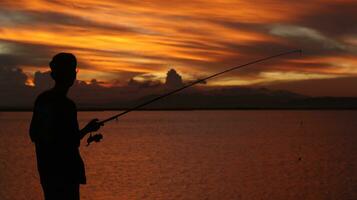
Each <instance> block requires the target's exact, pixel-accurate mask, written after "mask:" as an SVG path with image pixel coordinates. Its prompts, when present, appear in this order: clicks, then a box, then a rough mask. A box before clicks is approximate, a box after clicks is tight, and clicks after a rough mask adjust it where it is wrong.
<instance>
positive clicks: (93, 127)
mask: <svg viewBox="0 0 357 200" xmlns="http://www.w3.org/2000/svg"><path fill="white" fill-rule="evenodd" d="M98 121H99V120H98V119H92V120H91V121H90V122H89V123H88V124H87V125H86V126H85V127H84V128H83V129H84V130H85V131H86V132H88V133H90V132H94V131H97V130H99V128H100V127H101V126H103V125H104V124H102V123H99V122H98Z"/></svg>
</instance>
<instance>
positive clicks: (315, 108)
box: [0, 107, 357, 112]
mask: <svg viewBox="0 0 357 200" xmlns="http://www.w3.org/2000/svg"><path fill="white" fill-rule="evenodd" d="M125 110H127V109H126V108H104V109H103V108H80V109H78V111H81V112H94V111H97V112H105V111H125ZM205 110H207V111H209V110H212V111H215V110H217V111H219V110H222V111H234V110H322V111H323V110H357V107H352V108H336V107H299V108H294V107H286V108H281V107H270V108H258V107H251V108H183V109H181V108H180V109H175V108H168V109H162V108H160V109H151V108H150V109H138V110H136V111H205ZM32 111H33V110H32V108H31V109H30V108H0V112H32Z"/></svg>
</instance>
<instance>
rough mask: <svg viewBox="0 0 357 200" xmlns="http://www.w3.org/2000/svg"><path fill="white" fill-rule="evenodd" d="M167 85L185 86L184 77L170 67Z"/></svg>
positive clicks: (171, 86)
mask: <svg viewBox="0 0 357 200" xmlns="http://www.w3.org/2000/svg"><path fill="white" fill-rule="evenodd" d="M165 86H166V87H168V88H179V87H182V86H183V81H182V77H181V76H180V75H179V74H178V73H177V72H176V70H175V69H170V70H169V71H168V72H167V74H166V81H165Z"/></svg>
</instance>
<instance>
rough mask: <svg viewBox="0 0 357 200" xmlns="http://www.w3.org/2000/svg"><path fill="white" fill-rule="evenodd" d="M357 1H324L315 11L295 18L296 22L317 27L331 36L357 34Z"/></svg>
mask: <svg viewBox="0 0 357 200" xmlns="http://www.w3.org/2000/svg"><path fill="white" fill-rule="evenodd" d="M356 8H357V2H356V1H349V2H347V1H341V2H337V1H335V2H324V3H322V4H321V5H320V8H319V9H318V10H316V11H315V12H310V13H306V14H305V15H304V16H302V17H300V18H298V19H295V21H294V22H295V23H296V24H301V25H303V26H306V27H310V28H313V29H316V30H318V31H320V32H322V33H324V34H326V35H327V36H329V37H339V36H345V35H350V34H354V35H356V34H357V26H356V21H357V15H356V12H357V10H356Z"/></svg>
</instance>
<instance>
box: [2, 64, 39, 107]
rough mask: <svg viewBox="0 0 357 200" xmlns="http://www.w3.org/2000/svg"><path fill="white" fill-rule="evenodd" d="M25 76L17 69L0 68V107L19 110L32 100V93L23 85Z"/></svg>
mask: <svg viewBox="0 0 357 200" xmlns="http://www.w3.org/2000/svg"><path fill="white" fill-rule="evenodd" d="M26 80H27V76H26V74H24V73H23V72H22V70H21V69H18V68H10V67H1V68H0V99H1V101H0V106H1V107H13V108H19V107H24V106H28V105H29V104H31V103H32V102H33V100H34V95H35V94H34V91H33V90H32V88H31V87H28V86H26V85H25V83H26Z"/></svg>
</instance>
